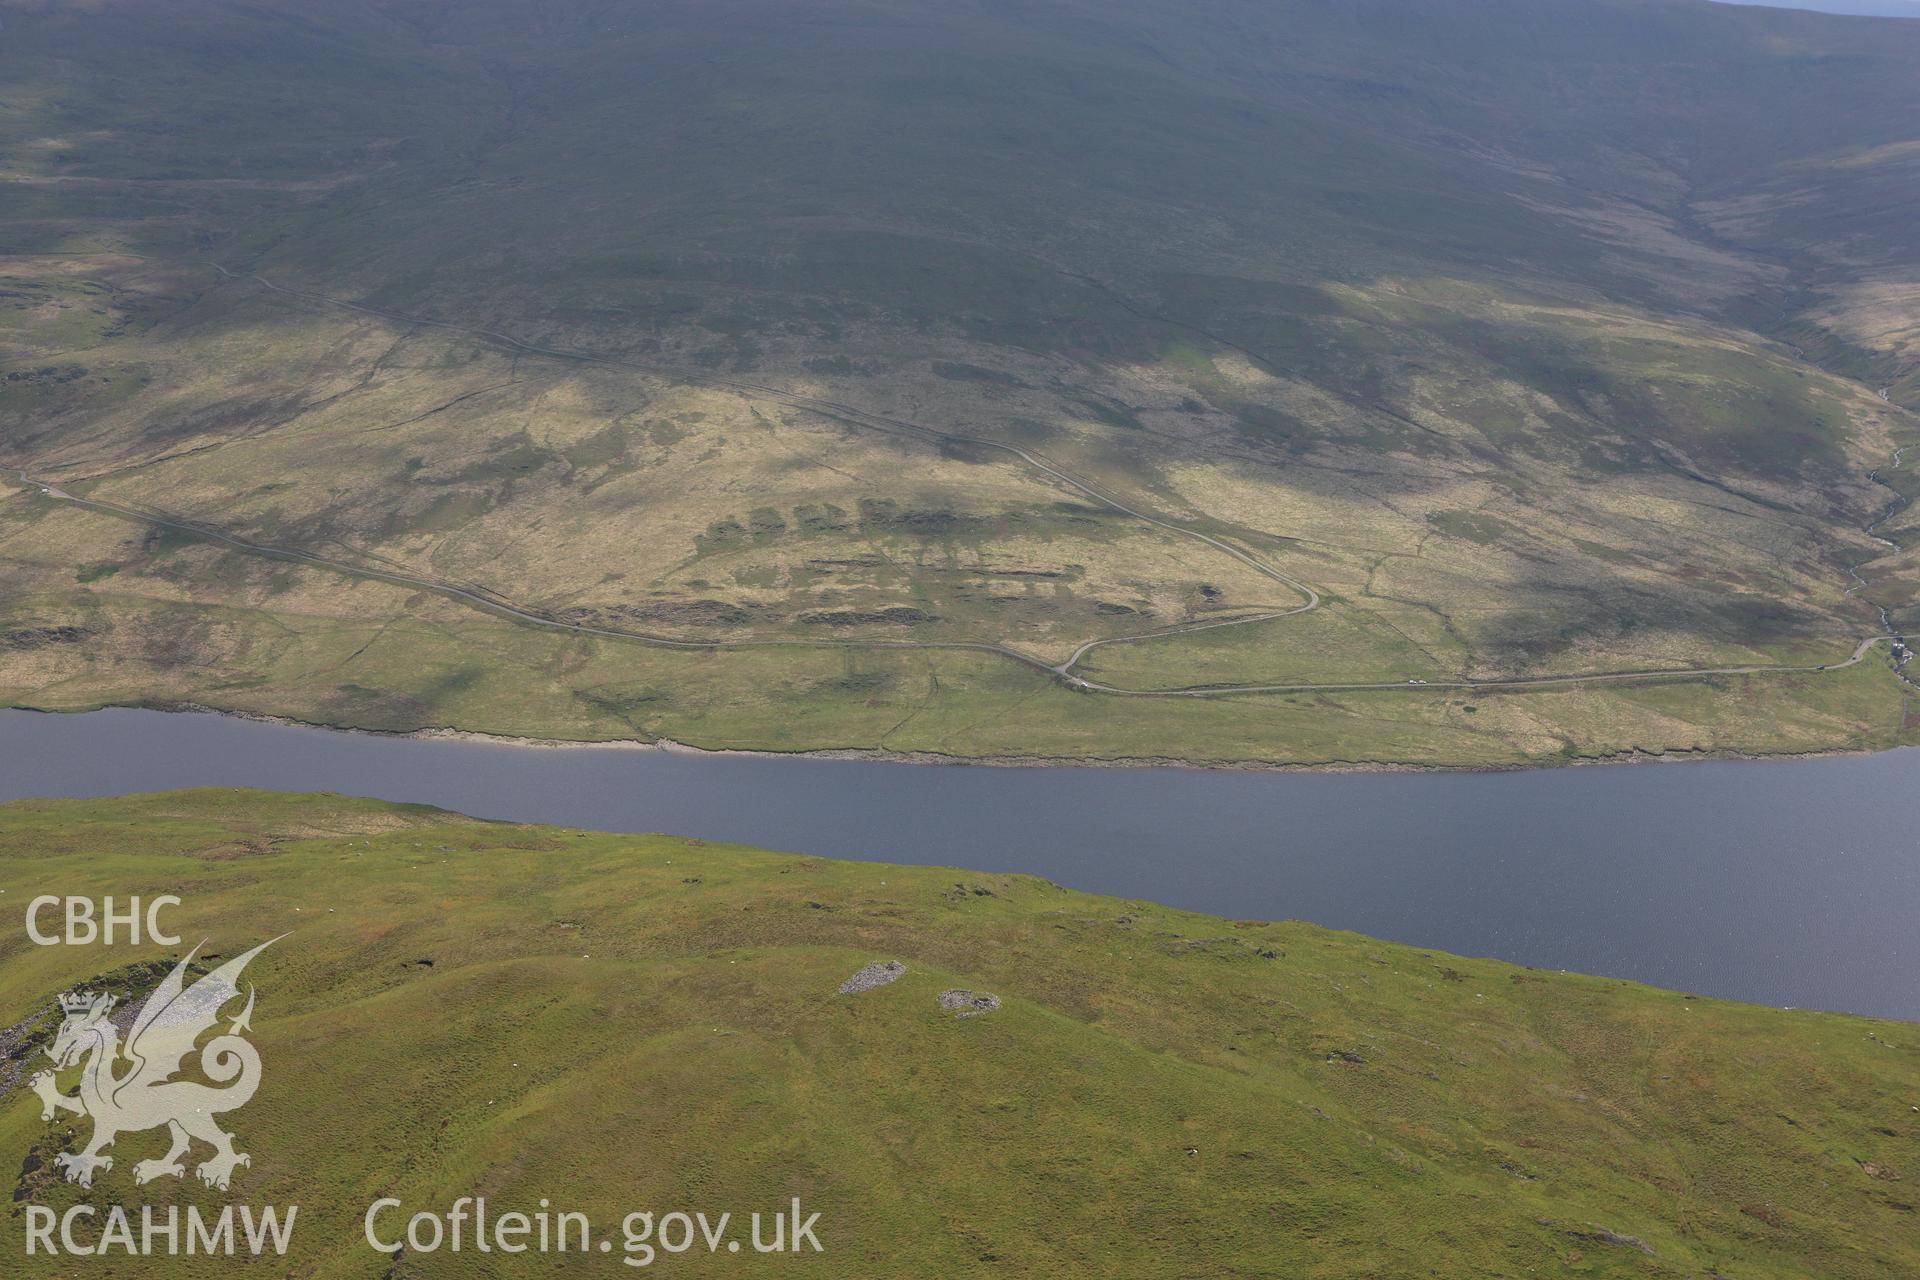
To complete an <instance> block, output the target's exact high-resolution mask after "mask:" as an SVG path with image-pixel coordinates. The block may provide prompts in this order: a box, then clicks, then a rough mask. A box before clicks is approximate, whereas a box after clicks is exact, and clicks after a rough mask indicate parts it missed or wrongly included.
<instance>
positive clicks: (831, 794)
mask: <svg viewBox="0 0 1920 1280" xmlns="http://www.w3.org/2000/svg"><path fill="white" fill-rule="evenodd" d="M200 786H235V787H270V788H276V789H282V790H294V791H338V792H345V793H349V794H354V795H366V796H377V797H381V798H385V799H391V800H405V801H414V802H420V803H426V804H435V805H440V806H443V807H445V808H448V809H455V810H459V811H460V812H463V813H468V814H473V815H475V816H478V817H485V818H505V819H515V820H520V821H528V822H548V823H559V824H564V825H569V826H577V827H591V828H598V829H603V830H611V831H667V832H674V833H678V834H684V835H697V836H703V837H706V838H708V839H713V840H728V841H740V842H744V843H749V844H756V845H763V846H766V847H768V848H774V849H788V850H797V851H803V852H807V853H817V854H823V855H828V856H832V857H841V858H862V859H879V860H885V861H892V862H910V863H922V864H932V865H951V866H957V867H968V868H975V869H979V870H983V871H1022V872H1030V873H1033V874H1035V875H1041V876H1045V877H1047V878H1049V879H1051V880H1055V881H1058V882H1059V883H1061V884H1065V885H1070V886H1072V887H1074V888H1077V889H1087V890H1092V891H1094V892H1097V893H1105V894H1113V895H1116V896H1118V897H1123V898H1143V899H1151V900H1153V901H1156V902H1164V903H1170V904H1173V905H1176V906H1182V907H1190V908H1193V909H1196V910H1200V911H1208V912H1214V913H1217V914H1220V915H1226V916H1233V917H1236V918H1262V919H1284V918H1297V919H1303V920H1311V921H1314V922H1316V923H1319V924H1323V925H1328V926H1332V927H1334V928H1340V929H1354V930H1358V931H1361V932H1363V933H1369V934H1374V935H1377V936H1379V937H1383V938H1391V939H1393V940H1395V941H1400V942H1409V943H1414V944H1416V945H1420V946H1428V947H1435V948H1440V949H1444V950H1447V951H1454V952H1460V953H1463V954H1466V955H1478V956H1496V957H1499V958H1501V959H1504V960H1511V961H1516V962H1518V963H1522V964H1530V965H1536V966H1539V967H1542V968H1556V969H1575V970H1581V971H1584V972H1589V973H1599V974H1606V975H1610V976H1614V977H1621V978H1634V979H1638V980H1641V981H1645V982H1652V983H1656V984H1658V985H1661V986H1665V987H1675V988H1680V989H1683V990H1687V991H1692V992H1696V993H1699V994H1703V995H1716V996H1726V997H1731V998H1734V999H1740V1000H1751V1001H1756V1002H1760V1003H1765V1004H1774V1005H1796V1006H1802V1007H1817V1008H1826V1009H1844V1010H1849V1011H1853V1012H1858V1013H1873V1014H1880V1015H1883V1016H1889V1017H1897V1018H1909V1019H1920V750H1903V751H1894V752H1888V753H1884V754H1880V755H1872V756H1846V757H1835V758H1828V759H1817V760H1790V761H1777V762H1774V761H1767V762H1701V763H1687V764H1667V765H1642V766H1618V767H1607V768H1574V769H1556V770H1542V771H1532V772H1512V773H1352V774H1309V773H1271V772H1268V773H1262V772H1239V771H1230V770H1197V769H1076V768H983V767H967V766H959V765H953V766H932V765H916V764H893V763H880V762H871V761H853V760H821V759H774V758H767V757H754V756H729V755H700V754H693V753H686V752H664V751H644V750H633V749H623V748H617V747H615V748H568V749H554V748H541V747H522V746H509V745H504V744H495V743H485V742H472V741H459V740H451V739H408V738H395V737H380V736H374V735H367V734H348V733H338V732H333V731H330V730H324V729H307V728H296V727H289V726H281V725H270V724H261V723H255V722H250V721H244V720H238V719H233V718H230V717H223V716H214V715H191V714H189V715H182V714H168V713H162V712H154V711H135V710H118V709H116V710H107V711H99V712H93V713H90V714H87V715H74V716H58V715H41V714H36V713H33V712H24V711H0V800H10V799H19V798H22V797H30V796H101V795H113V794H118V793H123V792H130V791H153V790H160V789H165V788H172V787H200Z"/></svg>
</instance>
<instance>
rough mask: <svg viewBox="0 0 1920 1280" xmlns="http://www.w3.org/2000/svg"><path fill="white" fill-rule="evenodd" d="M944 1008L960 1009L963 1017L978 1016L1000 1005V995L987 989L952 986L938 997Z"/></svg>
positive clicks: (990, 1011) (960, 1015) (959, 1015)
mask: <svg viewBox="0 0 1920 1280" xmlns="http://www.w3.org/2000/svg"><path fill="white" fill-rule="evenodd" d="M937 998H938V1000H939V1001H940V1007H941V1008H942V1009H958V1010H959V1011H960V1012H959V1014H958V1015H957V1016H958V1017H962V1018H977V1017H979V1016H980V1015H981V1014H983V1013H992V1012H993V1011H994V1010H995V1009H998V1008H999V1007H1000V997H999V996H996V995H992V994H989V993H988V992H985V991H968V990H966V989H965V988H964V987H951V988H949V989H948V990H945V991H942V992H941V993H940V994H939V996H938V997H937Z"/></svg>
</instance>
